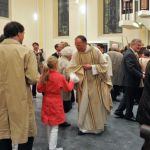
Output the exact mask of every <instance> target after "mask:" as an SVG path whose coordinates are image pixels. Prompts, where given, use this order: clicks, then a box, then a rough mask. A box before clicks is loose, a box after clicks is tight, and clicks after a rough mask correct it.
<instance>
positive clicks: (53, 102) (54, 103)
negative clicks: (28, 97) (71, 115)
mask: <svg viewBox="0 0 150 150" xmlns="http://www.w3.org/2000/svg"><path fill="white" fill-rule="evenodd" d="M47 66H48V67H44V69H43V73H42V75H41V77H40V80H39V82H38V84H37V91H38V92H44V96H43V101H42V112H41V118H42V122H43V123H44V124H45V125H47V133H48V142H49V150H63V148H56V146H57V135H58V125H59V124H61V123H63V122H64V121H65V114H64V109H63V100H62V98H61V91H62V90H64V91H71V90H72V89H73V87H74V82H73V79H72V81H71V79H70V81H69V82H67V81H66V79H65V77H64V76H63V75H61V74H60V73H58V72H57V66H58V60H57V58H56V57H54V56H50V57H49V58H48V60H47Z"/></svg>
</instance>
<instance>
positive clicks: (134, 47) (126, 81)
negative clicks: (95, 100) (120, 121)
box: [115, 39, 144, 121]
mask: <svg viewBox="0 0 150 150" xmlns="http://www.w3.org/2000/svg"><path fill="white" fill-rule="evenodd" d="M141 46H142V41H141V40H140V39H133V40H132V41H131V43H130V48H129V49H128V50H126V52H125V53H124V56H123V60H122V70H123V86H124V98H123V99H122V100H121V102H120V105H119V107H118V108H117V110H116V111H115V115H117V116H119V117H122V118H125V119H127V120H131V121H135V117H134V115H133V105H134V100H135V98H136V94H137V91H138V88H139V85H140V82H141V79H142V78H143V77H144V75H143V74H142V71H141V66H140V64H139V61H138V55H137V52H139V51H140V49H141ZM125 109H126V112H125V115H124V113H123V111H124V110H125Z"/></svg>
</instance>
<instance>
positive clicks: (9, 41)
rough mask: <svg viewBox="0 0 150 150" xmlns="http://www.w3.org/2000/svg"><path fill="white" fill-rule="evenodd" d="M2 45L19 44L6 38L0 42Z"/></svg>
mask: <svg viewBox="0 0 150 150" xmlns="http://www.w3.org/2000/svg"><path fill="white" fill-rule="evenodd" d="M2 44H20V43H19V41H17V40H15V39H12V38H7V39H5V40H4V41H3V42H2Z"/></svg>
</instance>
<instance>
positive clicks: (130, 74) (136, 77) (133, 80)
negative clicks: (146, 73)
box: [122, 49, 142, 87]
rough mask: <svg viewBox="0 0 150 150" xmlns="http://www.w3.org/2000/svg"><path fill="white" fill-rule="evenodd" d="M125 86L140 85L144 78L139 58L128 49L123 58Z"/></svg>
mask: <svg viewBox="0 0 150 150" xmlns="http://www.w3.org/2000/svg"><path fill="white" fill-rule="evenodd" d="M122 71H123V82H122V84H123V86H130V87H138V86H139V84H140V81H141V79H142V71H141V66H140V64H139V61H138V58H137V57H136V55H135V54H134V52H133V51H132V50H131V49H128V50H127V51H126V52H125V54H124V56H123V60H122Z"/></svg>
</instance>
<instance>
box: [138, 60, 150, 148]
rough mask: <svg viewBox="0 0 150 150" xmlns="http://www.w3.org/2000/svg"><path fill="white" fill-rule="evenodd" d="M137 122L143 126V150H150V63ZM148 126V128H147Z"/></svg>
mask: <svg viewBox="0 0 150 150" xmlns="http://www.w3.org/2000/svg"><path fill="white" fill-rule="evenodd" d="M137 121H138V122H139V123H140V125H143V126H141V131H140V133H141V137H143V138H144V139H145V142H144V144H143V146H142V150H149V149H150V61H149V62H148V64H147V67H146V73H145V80H144V89H143V93H142V97H141V99H140V103H139V108H138V111H137ZM145 125H146V126H145Z"/></svg>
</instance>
